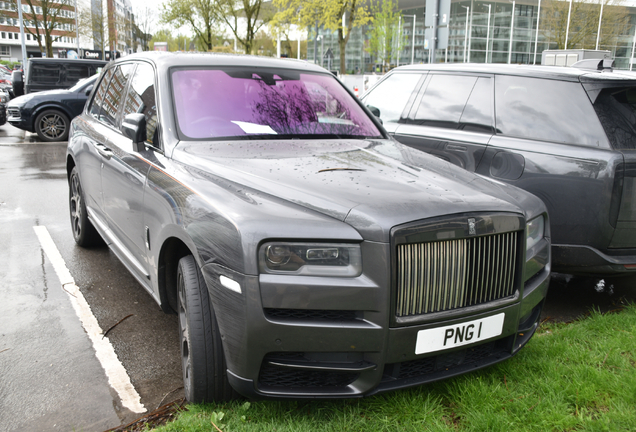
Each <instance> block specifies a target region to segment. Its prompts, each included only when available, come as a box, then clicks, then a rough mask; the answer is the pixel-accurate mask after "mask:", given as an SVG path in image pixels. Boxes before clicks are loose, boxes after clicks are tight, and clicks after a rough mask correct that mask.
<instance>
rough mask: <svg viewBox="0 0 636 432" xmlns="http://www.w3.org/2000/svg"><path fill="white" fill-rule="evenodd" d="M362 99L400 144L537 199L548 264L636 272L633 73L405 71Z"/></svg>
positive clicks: (480, 68) (476, 68) (483, 68)
mask: <svg viewBox="0 0 636 432" xmlns="http://www.w3.org/2000/svg"><path fill="white" fill-rule="evenodd" d="M597 63H598V61H597ZM595 65H596V64H595ZM600 67H603V63H601V64H600ZM362 100H363V103H364V104H367V105H368V106H372V108H371V110H372V111H375V112H376V114H379V116H380V118H381V119H382V121H383V122H384V127H385V128H386V129H387V130H388V131H389V132H390V133H391V135H393V136H394V137H395V138H396V139H397V140H398V141H400V142H402V143H404V144H407V145H409V146H412V147H414V148H417V149H420V150H424V151H426V152H429V153H431V154H433V155H435V156H437V157H439V158H441V159H444V160H446V161H449V162H451V163H453V164H455V165H458V166H461V167H462V168H465V169H467V170H469V171H472V172H476V173H478V174H480V175H483V176H487V177H490V178H493V179H496V180H501V181H503V182H506V183H509V184H512V185H515V186H518V187H521V188H523V189H525V190H527V191H529V192H532V193H533V194H535V195H536V196H538V197H539V198H541V199H542V200H543V201H544V202H545V204H546V205H547V207H548V213H549V214H550V224H551V229H552V260H553V270H555V271H559V272H563V273H571V274H576V275H598V276H608V275H623V274H627V273H630V272H634V271H636V199H634V193H635V191H636V152H635V151H634V150H636V110H635V107H636V105H635V104H636V74H632V73H630V72H624V71H612V70H611V69H610V70H608V69H604V70H589V69H582V68H564V67H561V68H560V67H545V66H543V67H540V66H509V65H491V64H489V65H483V64H481V65H480V64H468V65H460V64H456V65H450V64H449V65H433V66H430V65H418V66H406V67H400V68H397V69H395V70H394V71H393V72H392V73H390V74H388V75H387V76H386V77H385V78H384V79H383V80H382V81H381V82H379V83H378V84H377V85H376V86H374V87H373V88H372V89H370V90H369V91H368V92H367V94H365V96H364V97H363V99H362ZM378 111H379V112H378Z"/></svg>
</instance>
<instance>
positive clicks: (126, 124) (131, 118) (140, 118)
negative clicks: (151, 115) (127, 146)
mask: <svg viewBox="0 0 636 432" xmlns="http://www.w3.org/2000/svg"><path fill="white" fill-rule="evenodd" d="M121 132H122V133H123V134H124V136H126V137H128V138H130V139H131V140H132V142H133V151H136V152H139V151H142V150H145V149H146V146H145V144H144V142H145V141H146V116H144V115H143V114H137V113H135V114H128V115H127V116H126V117H124V121H123V122H122V123H121Z"/></svg>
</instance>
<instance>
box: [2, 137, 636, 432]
mask: <svg viewBox="0 0 636 432" xmlns="http://www.w3.org/2000/svg"><path fill="white" fill-rule="evenodd" d="M65 149H66V144H65V143H52V144H43V143H39V142H38V140H37V138H36V137H35V135H33V134H29V133H26V134H25V133H24V132H23V131H20V130H18V129H15V128H13V127H11V126H9V125H4V126H1V127H0V155H2V157H1V158H0V182H1V184H2V185H3V187H2V189H0V221H2V223H1V224H0V244H2V246H3V247H2V249H1V250H0V279H1V280H2V284H0V295H1V298H2V299H3V306H2V313H1V314H0V375H1V376H2V377H3V385H2V386H0V425H2V430H7V431H13V430H29V431H51V430H105V429H109V428H112V427H115V426H118V425H120V424H125V423H128V422H130V421H131V420H133V419H134V418H137V417H139V416H141V415H143V414H144V412H134V411H132V410H130V409H128V408H126V407H125V406H124V405H125V404H123V403H122V400H121V395H120V394H119V393H118V392H117V391H115V390H114V389H113V386H112V385H111V384H110V383H109V377H108V376H107V375H106V373H105V371H104V367H103V366H102V364H100V361H99V360H98V359H97V357H96V355H95V349H94V347H93V344H92V343H91V340H90V339H89V335H88V334H87V333H86V331H85V330H84V328H83V327H82V323H81V322H80V319H79V318H78V316H77V314H76V312H75V310H74V307H73V302H74V301H75V300H77V296H76V295H74V294H73V292H72V291H70V290H67V289H66V288H64V287H63V285H62V283H61V282H60V277H59V276H58V270H57V267H56V266H55V263H54V262H52V260H51V258H50V255H49V253H50V252H49V251H48V250H45V247H44V246H43V243H42V240H41V237H40V236H39V233H41V232H42V230H43V228H41V227H44V228H45V229H46V231H47V232H48V233H49V234H50V237H51V238H52V240H53V244H54V245H55V247H56V249H57V250H58V251H59V253H60V255H61V259H62V260H63V264H64V265H65V266H66V267H67V268H68V270H69V272H70V275H71V276H72V278H73V280H74V282H75V285H76V286H77V287H78V288H79V291H80V292H81V295H82V296H83V297H84V298H85V299H86V301H87V302H88V304H89V306H90V309H91V311H92V314H93V315H94V317H95V318H96V319H97V322H98V324H99V327H100V328H101V330H102V331H103V332H108V335H107V339H109V340H110V343H111V344H112V347H113V348H114V351H115V354H116V355H117V357H118V359H119V361H120V362H121V364H122V365H123V367H124V369H125V371H126V373H127V375H128V377H129V379H130V382H131V383H132V386H133V387H134V390H135V392H136V393H137V394H138V395H139V398H140V399H139V403H140V404H141V405H143V408H144V409H145V411H146V412H149V411H152V410H154V409H155V408H157V407H158V406H159V405H161V404H162V403H165V402H168V401H171V400H175V399H178V398H180V397H182V394H183V390H182V387H181V386H182V377H181V366H180V360H179V344H178V337H177V327H178V325H177V317H176V315H165V314H164V313H163V312H161V311H160V310H159V307H158V306H157V304H156V303H155V302H154V300H153V299H152V298H151V297H150V296H149V295H148V294H147V293H146V292H145V291H144V290H143V289H142V288H141V287H140V286H139V285H138V283H137V282H136V281H135V279H134V278H133V277H132V276H131V275H130V274H129V273H128V272H127V271H126V269H125V268H124V267H123V266H122V265H121V264H120V263H119V261H118V260H117V258H116V257H115V256H114V255H113V254H112V253H111V252H110V251H109V250H108V248H106V247H98V248H93V249H82V248H79V247H77V246H76V245H75V242H74V241H73V236H72V234H71V231H70V226H69V216H68V203H67V201H68V187H67V181H66V171H65V166H64V163H65ZM34 227H39V228H38V229H37V230H34ZM64 286H66V285H64ZM634 301H636V279H635V278H624V279H620V280H606V281H602V282H600V281H597V280H590V279H570V278H569V277H567V276H563V275H555V276H553V278H552V282H551V289H550V292H549V294H548V298H547V303H546V307H545V308H544V311H543V317H542V319H544V320H555V321H565V322H567V321H571V320H575V319H577V318H578V317H580V316H582V315H584V314H586V313H587V312H588V311H589V310H590V309H594V308H597V309H599V310H601V311H604V312H609V311H614V310H619V309H620V308H621V307H622V306H623V305H624V304H626V303H628V302H634ZM513 361H514V360H513Z"/></svg>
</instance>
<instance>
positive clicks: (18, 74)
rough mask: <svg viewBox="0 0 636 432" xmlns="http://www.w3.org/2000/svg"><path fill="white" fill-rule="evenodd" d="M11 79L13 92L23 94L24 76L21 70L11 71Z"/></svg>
mask: <svg viewBox="0 0 636 432" xmlns="http://www.w3.org/2000/svg"><path fill="white" fill-rule="evenodd" d="M11 81H13V94H14V95H16V97H17V96H22V95H23V94H24V76H23V75H22V71H19V70H16V71H13V72H11Z"/></svg>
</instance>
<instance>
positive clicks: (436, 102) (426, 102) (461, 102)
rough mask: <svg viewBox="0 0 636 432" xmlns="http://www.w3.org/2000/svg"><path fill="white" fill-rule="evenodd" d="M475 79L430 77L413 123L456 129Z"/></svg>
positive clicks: (444, 76)
mask: <svg viewBox="0 0 636 432" xmlns="http://www.w3.org/2000/svg"><path fill="white" fill-rule="evenodd" d="M476 82H477V77H471V76H463V75H432V76H431V79H430V81H429V83H428V85H427V87H426V91H425V92H424V95H423V96H422V100H421V102H420V104H419V107H418V109H417V112H416V113H415V123H417V124H421V125H426V126H437V127H446V128H451V129H457V127H458V126H459V120H460V119H461V117H462V113H463V112H464V107H465V106H466V102H468V98H469V96H470V94H471V92H472V91H473V88H474V87H475V83H476Z"/></svg>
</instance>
